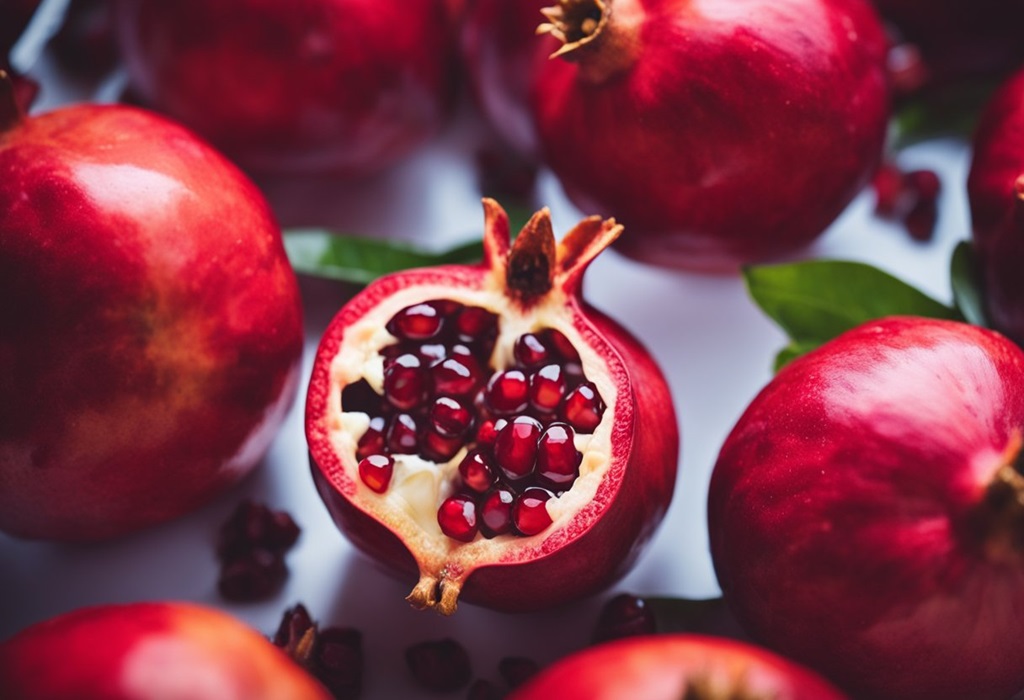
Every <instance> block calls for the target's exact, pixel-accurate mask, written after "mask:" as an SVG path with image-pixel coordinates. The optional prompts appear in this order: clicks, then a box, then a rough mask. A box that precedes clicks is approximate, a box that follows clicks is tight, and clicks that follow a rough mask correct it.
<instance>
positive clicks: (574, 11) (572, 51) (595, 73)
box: [537, 0, 643, 83]
mask: <svg viewBox="0 0 1024 700" xmlns="http://www.w3.org/2000/svg"><path fill="white" fill-rule="evenodd" d="M541 13H542V14H543V15H544V17H545V18H546V19H547V20H548V21H547V22H543V23H542V24H540V25H539V26H538V27H537V34H550V35H551V36H553V37H554V38H555V39H557V40H558V41H560V42H562V45H561V46H560V47H559V48H558V49H557V50H556V51H555V52H554V53H552V54H551V55H550V56H549V58H552V59H554V58H564V59H565V60H567V61H572V62H574V63H578V64H579V70H580V75H581V77H583V78H584V79H585V80H587V81H588V82H592V83H600V82H603V81H605V80H608V79H610V78H613V77H615V76H616V75H618V74H620V73H623V72H625V71H626V70H628V69H629V68H630V67H631V66H632V65H633V63H634V61H635V60H636V57H637V55H638V53H639V27H640V20H641V19H642V15H643V10H642V8H640V7H638V4H637V3H636V2H634V1H633V0H617V4H615V5H614V10H613V0H558V3H557V4H556V5H553V6H552V7H545V8H543V9H542V10H541Z"/></svg>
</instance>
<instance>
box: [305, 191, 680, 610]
mask: <svg viewBox="0 0 1024 700" xmlns="http://www.w3.org/2000/svg"><path fill="white" fill-rule="evenodd" d="M484 213H485V232H484V262H483V263H482V264H480V265H477V266H462V265H451V266H442V267H434V268H423V269H418V270H411V271H406V272H401V273H397V274H394V275H390V276H388V277H385V278H382V279H380V280H378V281H377V282H375V283H374V284H371V285H370V286H369V287H367V288H366V289H365V290H364V291H363V292H361V293H360V294H358V295H357V296H356V297H355V298H353V299H352V300H351V301H350V302H349V303H348V304H347V305H346V306H345V307H344V308H343V309H342V310H341V311H340V312H339V313H338V315H337V316H336V317H335V318H334V320H333V321H332V322H331V324H330V326H329V327H328V328H327V331H326V333H325V335H324V338H323V339H322V341H321V343H320V348H319V350H318V352H317V356H316V360H315V363H314V366H313V371H312V378H311V381H310V387H309V394H308V397H307V404H306V435H307V438H308V441H309V447H310V456H311V462H312V466H313V474H314V477H315V479H316V482H317V487H318V489H319V491H320V494H321V496H322V497H323V499H324V501H325V502H326V504H327V506H328V508H329V510H330V512H331V514H332V515H333V517H334V519H335V521H336V522H337V524H338V526H339V527H340V528H341V530H342V531H343V532H344V533H345V534H346V535H347V536H348V537H349V538H350V539H351V540H352V541H353V543H354V544H355V545H356V546H357V547H359V548H360V549H362V550H363V551H365V552H366V553H368V554H369V555H370V556H372V557H374V558H375V559H378V560H380V561H382V562H384V563H385V564H387V565H390V567H391V568H393V569H394V570H396V571H398V572H402V573H404V574H414V575H415V576H417V577H418V579H419V581H418V583H417V584H416V585H415V588H414V589H413V591H412V593H411V594H410V595H409V598H408V599H409V601H410V602H411V603H412V604H413V605H414V606H415V607H417V608H431V607H433V608H436V609H437V610H439V611H440V612H442V613H444V614H450V613H452V612H454V610H455V608H456V603H457V600H458V599H459V598H461V599H464V600H467V601H471V602H475V603H478V604H481V605H485V606H488V607H492V608H495V609H501V610H528V609H539V608H544V607H548V606H552V605H555V604H558V603H562V602H565V601H567V600H572V599H575V598H579V597H581V596H584V595H586V594H588V593H592V592H595V591H597V590H599V589H601V588H603V587H604V586H606V585H608V584H610V583H611V582H612V581H614V580H615V579H616V578H618V576H620V575H621V574H623V573H625V571H626V570H627V569H628V567H629V566H630V565H631V564H632V562H633V560H634V559H635V557H636V555H637V554H638V553H639V551H640V548H641V546H642V544H643V543H644V542H645V541H646V540H647V539H648V538H649V536H650V535H651V534H652V532H653V530H654V528H655V526H656V525H657V524H658V523H659V522H660V520H661V518H662V516H663V514H664V512H665V510H666V509H667V507H668V504H669V501H670V499H671V496H672V489H673V485H674V482H675V474H676V465H677V461H678V456H679V433H678V428H677V425H676V418H675V412H674V408H673V403H672V399H671V396H670V394H669V388H668V386H667V384H666V382H665V379H664V378H663V376H662V374H661V371H660V370H659V369H658V367H657V365H656V364H655V362H654V360H653V359H652V358H651V356H650V355H649V354H648V353H647V351H646V350H645V349H644V348H643V347H642V346H641V344H640V343H639V342H638V341H637V340H636V339H635V338H633V337H632V336H631V335H630V334H629V333H628V332H627V331H626V330H625V329H623V328H622V327H621V326H619V325H618V324H617V323H615V322H614V321H613V320H611V319H609V318H608V317H606V316H605V315H603V314H602V313H600V312H599V311H596V310H595V309H593V308H592V307H590V306H589V305H588V304H586V302H584V301H583V300H582V298H581V283H582V280H583V273H584V271H585V269H586V267H587V266H588V264H589V263H590V262H591V260H593V258H594V257H595V256H596V255H597V254H598V253H600V252H601V251H602V250H603V249H604V248H605V247H606V246H608V245H609V244H610V243H611V242H612V241H613V240H614V239H615V238H616V236H618V235H619V233H620V232H621V230H622V227H621V226H619V225H618V224H616V223H615V221H614V220H610V219H609V220H606V221H602V220H601V219H600V218H599V217H590V218H587V219H584V220H583V221H582V222H580V223H579V224H578V225H577V226H576V227H575V228H574V229H573V230H572V231H570V232H569V233H568V234H567V235H566V236H565V238H564V239H563V240H562V241H561V242H560V243H557V244H556V242H555V238H554V235H553V232H552V228H551V219H550V215H549V213H548V211H547V210H546V209H544V210H541V211H540V212H538V213H537V214H535V215H534V216H533V218H532V219H531V220H530V221H529V223H527V225H526V226H525V227H524V228H523V231H522V233H520V234H519V236H518V237H517V238H516V239H515V242H514V243H512V244H511V245H510V244H509V223H508V217H507V216H506V214H505V212H504V210H502V208H501V207H500V206H499V205H498V204H497V203H496V202H494V201H493V200H484Z"/></svg>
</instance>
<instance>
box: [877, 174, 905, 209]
mask: <svg viewBox="0 0 1024 700" xmlns="http://www.w3.org/2000/svg"><path fill="white" fill-rule="evenodd" d="M903 178H904V176H903V172H902V171H901V170H900V169H899V168H898V167H897V166H896V165H894V164H892V163H883V164H882V165H880V166H879V167H878V170H877V171H876V172H875V176H874V179H873V180H872V183H871V185H872V187H873V188H874V190H875V214H876V215H878V216H881V217H889V216H896V215H897V214H898V213H899V212H900V211H901V210H902V209H904V208H905V205H904V203H903V202H904V200H905V199H906V189H905V186H904V179H903Z"/></svg>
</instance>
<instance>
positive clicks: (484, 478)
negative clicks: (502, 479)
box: [459, 450, 497, 493]
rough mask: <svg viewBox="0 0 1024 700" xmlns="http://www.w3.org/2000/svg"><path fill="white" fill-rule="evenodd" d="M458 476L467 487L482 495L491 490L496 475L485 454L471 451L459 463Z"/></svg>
mask: <svg viewBox="0 0 1024 700" xmlns="http://www.w3.org/2000/svg"><path fill="white" fill-rule="evenodd" d="M459 476H460V477H461V478H462V483H463V484H465V485H466V486H467V487H469V488H470V489H472V490H473V491H476V492H477V493H483V492H484V491H486V490H487V489H489V488H491V486H492V485H493V484H494V481H495V479H496V478H497V475H496V473H495V470H494V466H493V465H492V464H491V460H490V458H489V457H488V456H487V453H486V452H483V451H482V450H473V451H472V452H470V453H469V454H467V455H466V456H465V457H463V458H462V462H460V463H459Z"/></svg>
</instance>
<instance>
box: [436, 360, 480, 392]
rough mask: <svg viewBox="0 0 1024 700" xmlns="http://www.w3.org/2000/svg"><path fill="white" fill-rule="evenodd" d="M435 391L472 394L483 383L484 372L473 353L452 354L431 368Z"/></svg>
mask: <svg viewBox="0 0 1024 700" xmlns="http://www.w3.org/2000/svg"><path fill="white" fill-rule="evenodd" d="M430 374H431V378H432V379H433V382H434V391H436V392H437V393H438V394H447V395H449V396H466V395H468V394H472V393H473V392H475V391H476V390H477V389H479V388H480V385H481V384H482V383H483V372H482V371H481V370H480V367H479V365H477V364H476V360H475V359H474V358H473V356H472V355H450V356H449V357H447V358H445V359H444V360H442V361H441V362H439V363H437V364H436V365H434V366H433V367H431V368H430Z"/></svg>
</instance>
